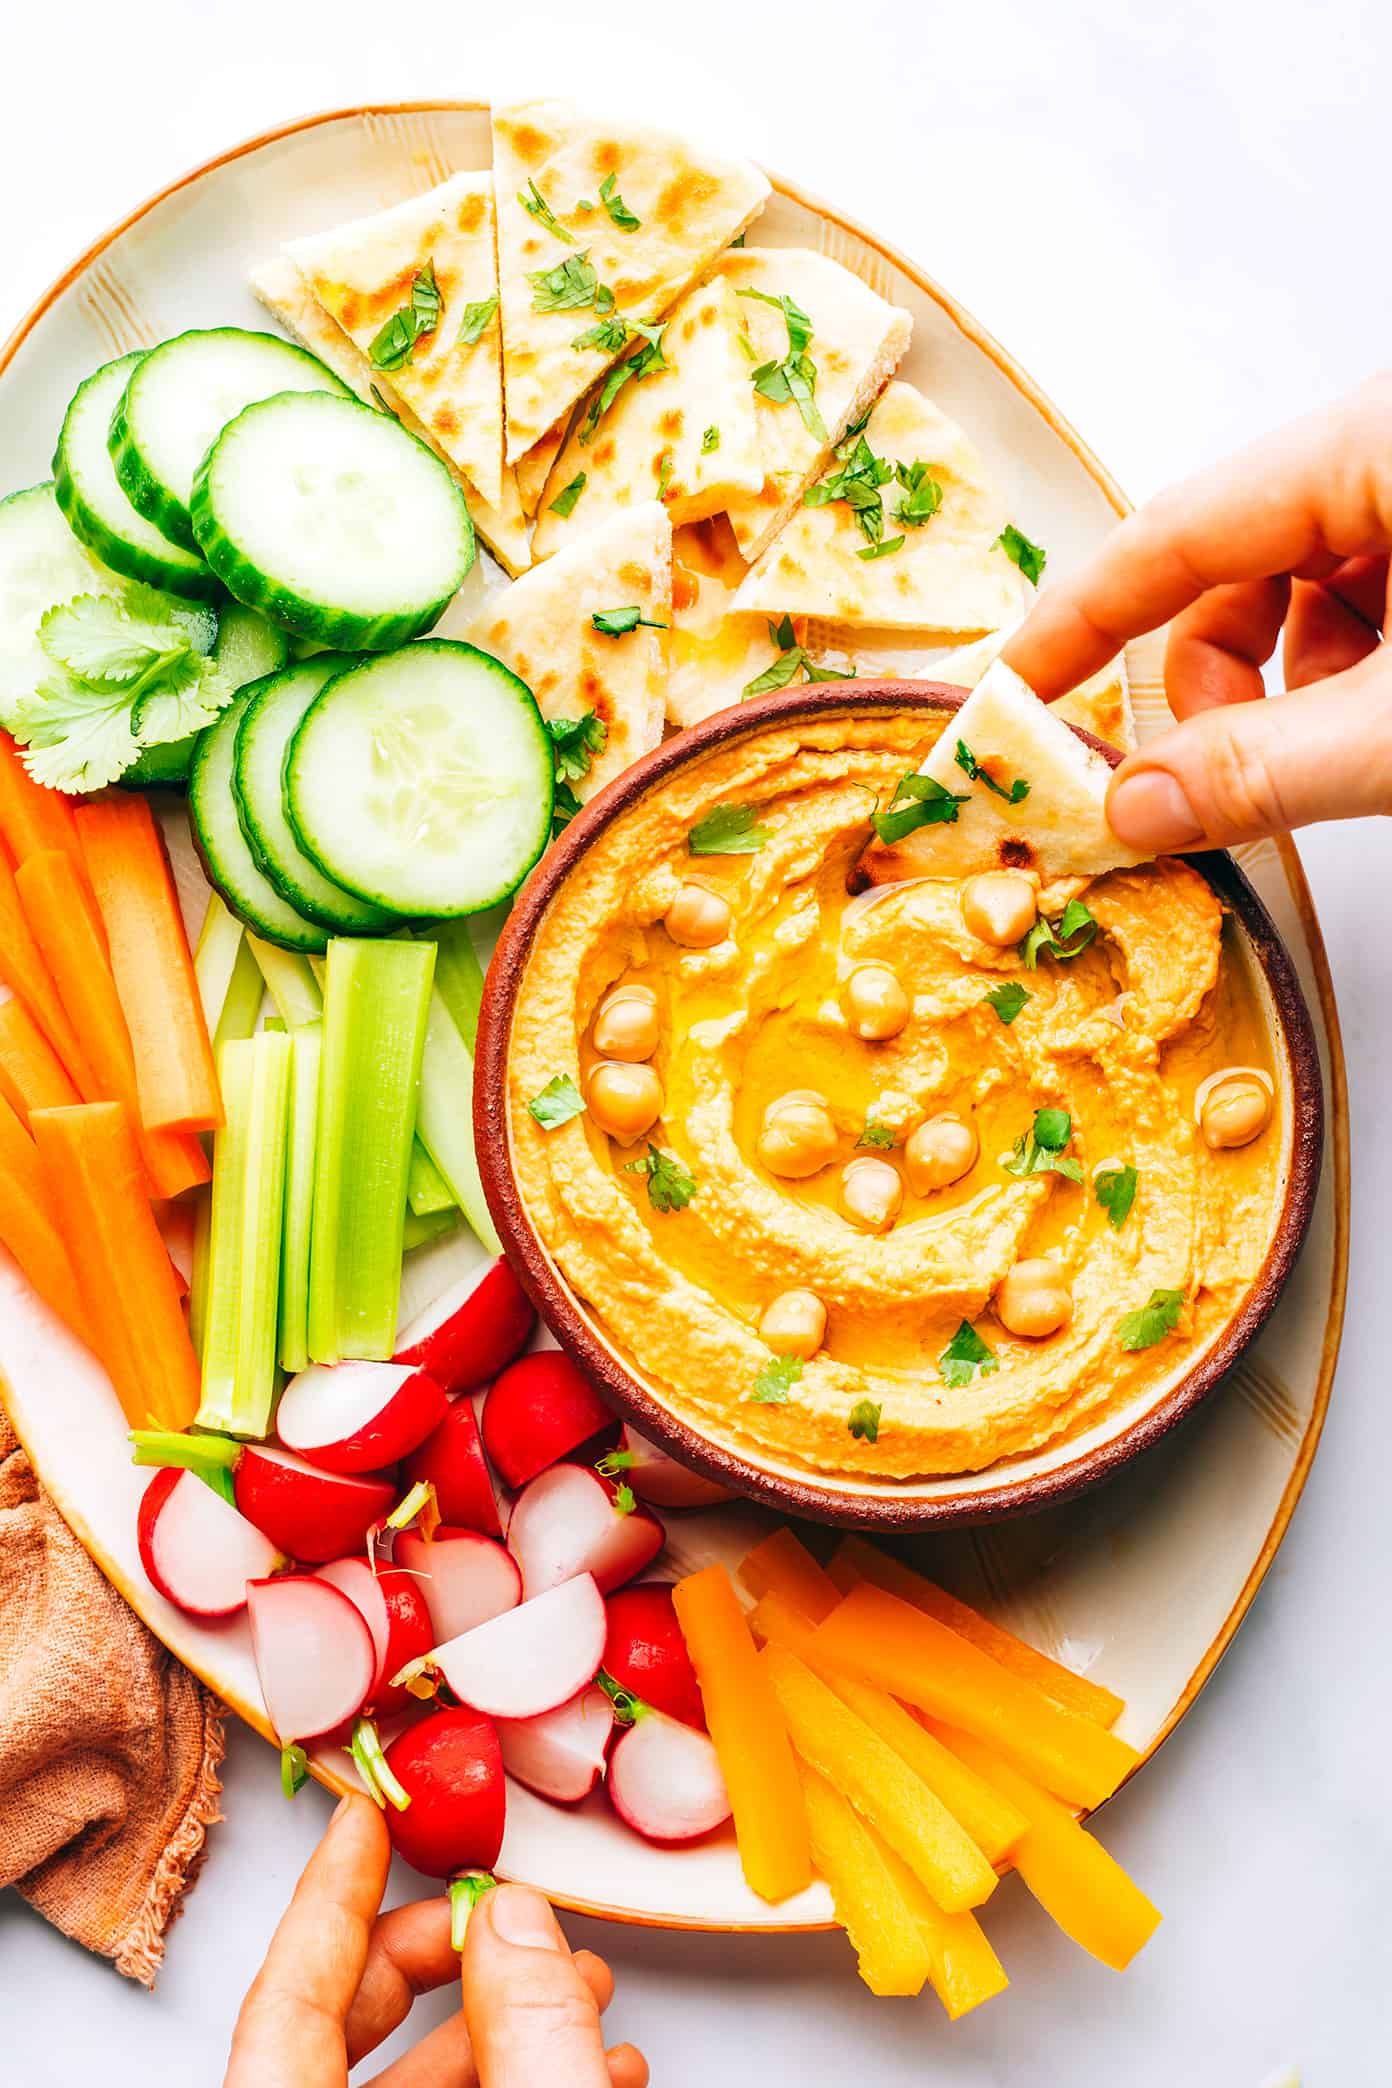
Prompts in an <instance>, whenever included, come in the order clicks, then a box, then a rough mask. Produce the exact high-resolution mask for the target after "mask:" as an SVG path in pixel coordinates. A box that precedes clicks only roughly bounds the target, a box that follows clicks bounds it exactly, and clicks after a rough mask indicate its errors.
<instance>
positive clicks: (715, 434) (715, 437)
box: [701, 422, 720, 457]
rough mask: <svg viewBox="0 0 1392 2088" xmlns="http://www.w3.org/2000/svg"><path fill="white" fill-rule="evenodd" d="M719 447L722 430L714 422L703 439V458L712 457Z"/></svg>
mask: <svg viewBox="0 0 1392 2088" xmlns="http://www.w3.org/2000/svg"><path fill="white" fill-rule="evenodd" d="M719 447H720V430H719V428H717V427H716V426H715V424H714V422H712V423H711V425H710V427H708V428H707V430H706V432H705V434H704V435H703V436H702V437H701V455H702V456H703V457H708V456H710V454H711V452H712V451H713V450H718V449H719Z"/></svg>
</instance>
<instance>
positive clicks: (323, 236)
mask: <svg viewBox="0 0 1392 2088" xmlns="http://www.w3.org/2000/svg"><path fill="white" fill-rule="evenodd" d="M287 251H288V252H289V255H290V258H291V260H292V261H293V262H294V263H295V265H296V267H297V268H298V269H299V271H300V273H301V275H302V276H303V277H304V279H305V281H306V282H307V283H308V284H309V287H310V289H311V290H312V291H313V292H314V295H315V296H316V297H317V298H318V300H319V302H320V304H321V305H323V307H324V309H325V311H326V312H328V314H329V315H330V317H331V318H333V319H336V320H337V321H338V323H339V325H340V326H341V327H342V328H343V331H344V332H345V333H346V334H347V336H348V338H349V339H350V340H351V341H352V342H353V343H354V344H355V346H357V347H358V348H360V349H361V350H362V352H363V354H364V355H367V354H368V351H369V350H370V348H371V345H372V343H373V341H374V340H375V339H376V337H377V335H378V333H379V332H380V330H381V328H382V327H383V326H384V325H385V324H386V322H387V321H388V320H389V319H390V318H391V317H392V316H393V314H394V313H397V312H400V311H402V310H403V308H409V305H410V302H411V286H412V284H413V282H414V281H415V279H416V277H417V275H418V274H420V272H421V271H422V270H423V269H425V268H427V267H430V268H433V270H434V275H435V282H436V285H437V287H438V289H439V292H440V300H441V302H440V316H439V323H438V324H437V325H436V326H435V327H434V329H433V330H432V331H431V332H430V333H426V334H422V335H421V337H420V338H419V339H418V340H417V341H416V342H415V344H414V346H413V347H412V349H411V352H410V357H409V360H407V361H405V362H402V363H400V364H399V365H398V367H397V368H395V369H393V370H388V371H387V372H386V373H385V374H386V375H387V376H388V378H389V379H390V382H391V389H392V393H393V396H394V397H396V398H398V399H400V400H401V401H402V402H403V404H404V405H407V406H409V407H410V409H411V411H412V413H414V414H415V416H416V418H417V420H418V421H419V422H420V423H421V426H422V427H423V428H425V429H426V430H427V432H428V433H429V435H430V439H431V441H432V442H433V444H434V446H435V447H436V449H438V450H439V451H440V452H441V454H442V455H443V456H446V457H448V458H449V460H450V462H451V463H452V464H457V465H458V467H459V469H460V470H461V471H462V472H463V473H464V475H465V476H466V478H468V479H470V480H471V481H472V483H473V484H474V485H476V486H477V487H478V489H479V492H480V493H481V494H482V495H483V497H484V499H485V500H486V501H487V502H488V503H489V505H490V507H495V508H496V507H500V506H501V505H502V499H503V371H502V329H501V327H500V325H499V322H498V303H497V298H498V264H497V256H496V250H495V247H494V239H493V177H492V175H491V174H454V175H451V177H450V179H449V180H448V181H446V182H442V183H441V185H440V186H439V188H434V189H431V190H430V191H429V193H428V194H427V195H424V196H411V197H409V198H408V199H407V200H406V202H404V203H397V204H395V205H394V206H393V208H392V209H390V210H383V211H379V212H378V214H377V215H376V216H375V217H366V218H357V219H355V220H354V221H353V222H352V223H351V224H347V225H339V226H337V227H335V228H334V229H333V230H332V231H328V232H318V233H315V234H313V235H312V236H311V237H309V238H307V239H297V240H294V241H293V242H292V243H291V245H290V247H289V248H288V250H287ZM470 306H474V307H477V308H479V309H478V310H476V311H475V312H474V313H472V314H470V313H469V308H470ZM485 307H486V308H488V309H487V316H486V318H483V319H482V324H481V326H480V314H481V312H482V310H483V308H485ZM466 319H467V322H468V323H467V331H468V332H469V333H471V334H474V335H475V336H476V338H474V339H473V340H466V339H465V338H464V334H465V331H466Z"/></svg>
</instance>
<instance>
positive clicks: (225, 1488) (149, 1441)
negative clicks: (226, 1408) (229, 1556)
mask: <svg viewBox="0 0 1392 2088" xmlns="http://www.w3.org/2000/svg"><path fill="white" fill-rule="evenodd" d="M130 1439H131V1441H132V1443H133V1444H134V1445H135V1456H134V1457H133V1458H132V1459H131V1462H132V1464H138V1465H177V1466H178V1467H179V1468H180V1470H182V1471H185V1472H194V1473H196V1474H197V1476H198V1477H199V1478H200V1479H202V1480H203V1481H205V1483H206V1484H207V1485H209V1486H211V1488H212V1489H213V1492H214V1493H215V1494H221V1496H222V1498H223V1500H224V1501H226V1502H227V1503H228V1505H229V1506H230V1507H233V1508H235V1507H236V1505H237V1497H236V1494H235V1492H234V1490H233V1485H232V1474H233V1472H234V1471H235V1470H236V1468H237V1460H238V1458H239V1457H240V1456H241V1454H242V1446H241V1444H240V1443H234V1442H233V1441H232V1439H231V1437H230V1436H225V1435H179V1434H176V1433H175V1432H174V1431H173V1430H172V1429H160V1428H133V1429H132V1430H131V1438H130Z"/></svg>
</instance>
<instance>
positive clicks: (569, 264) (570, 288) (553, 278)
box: [527, 253, 599, 312]
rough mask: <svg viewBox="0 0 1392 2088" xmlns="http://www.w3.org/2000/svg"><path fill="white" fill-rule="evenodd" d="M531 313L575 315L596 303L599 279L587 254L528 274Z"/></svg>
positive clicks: (570, 257)
mask: <svg viewBox="0 0 1392 2088" xmlns="http://www.w3.org/2000/svg"><path fill="white" fill-rule="evenodd" d="M527 281H528V282H529V283H530V284H531V286H532V310H533V311H534V312H578V311H581V310H582V309H583V308H584V307H585V306H586V305H592V304H593V303H594V302H595V296H596V293H597V292H598V290H599V277H598V276H597V275H596V274H595V271H594V269H593V267H592V266H591V264H590V257H589V255H588V253H585V254H567V255H566V257H565V259H564V261H558V262H557V263H556V266H555V267H554V268H538V269H536V270H535V271H534V272H529V273H528V276H527Z"/></svg>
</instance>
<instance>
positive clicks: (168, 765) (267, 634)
mask: <svg viewBox="0 0 1392 2088" xmlns="http://www.w3.org/2000/svg"><path fill="white" fill-rule="evenodd" d="M182 607H183V610H184V611H185V612H186V613H185V614H184V616H183V621H185V622H187V621H188V620H189V617H190V616H191V615H206V616H207V618H208V619H209V621H210V622H215V623H216V629H217V636H216V639H215V640H214V641H213V642H212V643H211V646H209V645H202V644H200V643H199V640H198V637H197V636H195V637H194V639H193V643H194V645H195V647H196V648H197V650H198V651H199V652H208V651H209V650H211V652H212V655H213V658H214V659H215V660H216V661H217V663H218V666H219V667H220V668H221V669H222V672H223V674H224V675H225V677H226V682H227V686H228V687H229V688H231V689H244V688H245V687H246V685H247V683H248V682H253V681H260V680H261V678H262V676H263V675H267V674H275V673H276V672H277V671H278V670H279V669H280V668H281V667H283V666H284V665H285V662H286V659H287V657H288V654H289V647H288V645H287V643H286V637H285V633H284V631H278V630H277V629H276V627H275V625H274V624H268V623H267V622H266V619H265V618H264V616H258V615H257V614H256V611H255V610H254V609H244V608H243V607H242V605H241V603H240V602H229V603H228V604H227V606H226V607H225V608H224V610H223V612H222V616H221V618H220V619H214V618H213V614H212V611H211V610H206V611H201V610H193V609H192V608H191V606H190V605H189V604H187V603H186V604H183V605H182ZM197 745H198V734H197V733H196V732H191V733H189V735H188V737H187V738H186V739H181V740H169V741H167V742H166V744H165V745H164V746H162V747H146V749H145V751H144V752H143V753H142V754H141V756H140V759H139V760H138V761H137V762H136V763H135V764H134V766H133V767H132V768H128V769H127V770H126V773H125V774H124V776H122V777H121V779H120V780H121V782H122V783H123V784H129V785H133V786H135V788H137V789H139V788H141V787H143V786H146V785H165V786H169V787H174V786H177V785H178V784H180V783H187V781H188V773H189V769H190V767H191V765H192V762H193V752H194V749H195V747H196V746H197Z"/></svg>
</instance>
